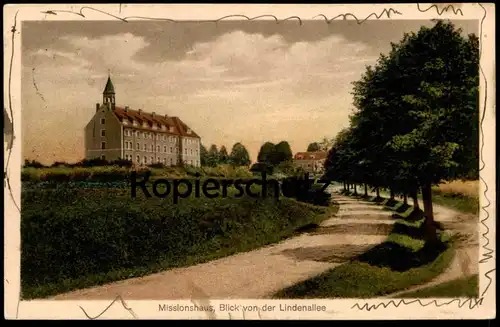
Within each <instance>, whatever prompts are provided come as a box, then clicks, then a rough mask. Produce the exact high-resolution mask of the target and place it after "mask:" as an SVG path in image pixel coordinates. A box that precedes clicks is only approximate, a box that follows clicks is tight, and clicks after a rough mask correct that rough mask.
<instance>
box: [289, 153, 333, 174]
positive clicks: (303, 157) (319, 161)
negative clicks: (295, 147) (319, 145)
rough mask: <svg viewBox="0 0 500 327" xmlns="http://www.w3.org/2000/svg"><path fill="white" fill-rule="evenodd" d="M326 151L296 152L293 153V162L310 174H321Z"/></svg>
mask: <svg viewBox="0 0 500 327" xmlns="http://www.w3.org/2000/svg"><path fill="white" fill-rule="evenodd" d="M326 156H327V153H326V152H322V151H318V152H298V153H297V154H295V157H294V160H293V161H294V163H295V165H296V166H297V167H301V168H302V169H304V170H305V171H306V172H308V173H311V174H322V173H323V171H324V165H325V160H326Z"/></svg>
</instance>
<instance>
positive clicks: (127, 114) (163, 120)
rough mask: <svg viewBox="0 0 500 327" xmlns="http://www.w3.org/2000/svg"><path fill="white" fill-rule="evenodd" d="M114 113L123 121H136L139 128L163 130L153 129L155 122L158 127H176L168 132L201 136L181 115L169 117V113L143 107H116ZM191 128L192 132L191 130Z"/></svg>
mask: <svg viewBox="0 0 500 327" xmlns="http://www.w3.org/2000/svg"><path fill="white" fill-rule="evenodd" d="M113 113H114V114H115V115H116V117H117V118H118V119H119V120H120V122H122V123H123V120H128V122H129V123H130V124H132V123H133V122H134V121H136V122H137V123H138V124H139V125H138V126H136V127H134V128H137V129H143V130H149V131H154V132H161V130H157V129H156V130H155V129H153V123H155V124H156V125H157V126H158V128H160V127H161V126H166V127H167V128H168V129H169V128H170V127H173V128H174V131H173V132H171V131H170V130H168V129H167V130H166V131H164V132H165V133H168V134H175V135H181V136H187V137H195V138H200V137H199V136H198V135H197V134H196V133H195V132H194V131H193V130H191V129H190V128H189V127H188V126H187V125H186V124H185V123H184V122H183V121H181V120H180V119H179V117H169V116H167V115H158V114H156V113H154V112H153V113H149V112H144V111H142V110H141V109H139V110H132V109H129V108H127V107H125V108H122V107H115V108H114V109H113ZM144 122H146V123H147V126H146V127H144V126H143V124H144ZM190 130H191V133H189V131H190Z"/></svg>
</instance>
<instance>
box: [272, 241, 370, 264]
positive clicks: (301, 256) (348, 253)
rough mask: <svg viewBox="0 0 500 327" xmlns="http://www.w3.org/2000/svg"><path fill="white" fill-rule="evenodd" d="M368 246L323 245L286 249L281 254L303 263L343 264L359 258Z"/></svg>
mask: <svg viewBox="0 0 500 327" xmlns="http://www.w3.org/2000/svg"><path fill="white" fill-rule="evenodd" d="M370 246H372V245H370V244H367V245H352V244H339V245H323V246H312V247H301V248H296V249H286V250H283V251H281V252H280V253H279V254H282V255H285V256H287V257H289V258H292V259H296V260H301V261H307V260H308V261H319V262H331V263H343V262H345V261H348V260H350V259H352V258H353V257H356V256H359V255H360V254H361V253H363V252H364V251H366V249H367V248H369V247H370Z"/></svg>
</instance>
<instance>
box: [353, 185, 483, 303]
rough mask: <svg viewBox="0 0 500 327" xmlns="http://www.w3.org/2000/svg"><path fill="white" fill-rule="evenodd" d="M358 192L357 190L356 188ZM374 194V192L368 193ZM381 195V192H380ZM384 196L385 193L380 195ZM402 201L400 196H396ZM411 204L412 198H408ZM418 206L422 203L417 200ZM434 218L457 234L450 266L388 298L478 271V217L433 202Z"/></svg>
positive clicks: (421, 205) (450, 231) (421, 206)
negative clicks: (430, 278) (429, 279)
mask: <svg viewBox="0 0 500 327" xmlns="http://www.w3.org/2000/svg"><path fill="white" fill-rule="evenodd" d="M358 192H359V190H358ZM370 195H375V193H370ZM381 195H382V194H381ZM382 196H386V197H387V195H386V194H384V195H382ZM397 199H398V200H400V201H402V199H401V198H397ZM408 204H410V205H412V204H413V203H412V200H410V199H409V200H408ZM419 205H420V208H423V206H424V204H423V202H422V201H421V200H419ZM433 210H434V215H435V220H436V221H438V222H440V223H441V224H442V225H443V227H444V229H445V230H447V231H448V232H449V233H451V234H452V235H456V236H458V240H457V243H456V252H455V256H454V258H453V260H452V262H451V264H450V266H449V267H448V268H447V269H446V270H445V271H444V272H443V273H442V274H440V275H439V276H437V277H436V278H434V279H433V280H431V281H429V282H427V283H424V284H421V285H416V286H413V287H410V288H408V289H406V290H403V291H398V292H395V293H392V294H390V295H388V296H387V297H388V298H397V297H398V295H401V294H403V293H406V292H413V291H417V290H420V289H423V288H427V287H431V286H435V285H438V284H441V283H445V282H448V281H451V280H454V279H457V278H462V277H466V276H470V275H474V274H477V273H478V272H479V230H478V223H479V217H478V216H477V215H473V214H467V213H462V212H459V211H456V210H453V209H450V208H447V207H443V206H441V205H437V204H433Z"/></svg>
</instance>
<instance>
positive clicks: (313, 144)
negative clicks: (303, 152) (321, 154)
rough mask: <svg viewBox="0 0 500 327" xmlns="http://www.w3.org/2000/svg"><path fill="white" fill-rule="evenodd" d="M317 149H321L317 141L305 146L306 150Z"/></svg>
mask: <svg viewBox="0 0 500 327" xmlns="http://www.w3.org/2000/svg"><path fill="white" fill-rule="evenodd" d="M318 151H321V148H320V145H319V143H318V142H313V143H310V144H309V145H308V146H307V152H318Z"/></svg>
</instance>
